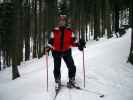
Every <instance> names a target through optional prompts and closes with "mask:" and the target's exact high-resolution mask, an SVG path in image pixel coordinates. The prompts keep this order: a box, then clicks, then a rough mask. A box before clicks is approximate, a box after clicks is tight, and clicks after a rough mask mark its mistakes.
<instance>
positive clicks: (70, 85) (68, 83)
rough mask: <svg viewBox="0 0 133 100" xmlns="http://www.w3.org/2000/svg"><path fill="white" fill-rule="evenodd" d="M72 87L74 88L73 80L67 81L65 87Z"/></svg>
mask: <svg viewBox="0 0 133 100" xmlns="http://www.w3.org/2000/svg"><path fill="white" fill-rule="evenodd" d="M74 86H75V79H74V78H71V79H69V82H67V87H68V88H70V89H71V88H73V87H74Z"/></svg>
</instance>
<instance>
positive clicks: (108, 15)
mask: <svg viewBox="0 0 133 100" xmlns="http://www.w3.org/2000/svg"><path fill="white" fill-rule="evenodd" d="M60 15H65V16H67V22H66V24H67V26H69V27H70V29H72V30H73V32H72V33H74V35H75V36H76V39H77V41H78V43H79V41H80V40H84V41H85V44H84V45H85V46H84V47H85V48H84V47H83V48H82V50H80V49H79V47H78V46H77V47H71V49H72V54H71V55H72V57H73V60H74V63H75V65H74V64H73V65H74V66H75V68H76V71H75V72H76V76H75V77H74V78H75V79H74V81H75V82H76V83H78V85H79V88H78V89H77V88H72V89H70V88H68V87H67V86H66V85H67V84H66V83H68V82H67V81H68V78H69V77H68V76H69V75H68V74H69V71H68V70H69V68H68V64H70V63H68V64H65V63H66V62H65V63H64V62H62V63H61V64H60V65H61V69H60V72H61V76H60V77H61V80H60V81H61V84H60V85H62V88H61V90H60V92H59V94H58V96H57V95H56V92H55V88H54V86H55V85H56V84H55V83H56V82H55V80H54V79H55V77H54V75H53V72H54V70H53V69H54V68H55V65H54V64H55V60H54V59H53V58H54V57H52V56H53V55H52V53H53V52H51V51H52V50H51V51H50V52H48V53H47V52H46V49H47V48H46V47H47V45H48V41H49V40H50V34H51V33H52V31H53V28H55V27H56V26H58V23H59V16H60ZM63 34H64V33H63ZM63 36H64V35H63ZM63 39H64V38H63ZM60 44H61V43H60ZM69 49H70V48H69ZM66 59H67V58H66ZM63 60H64V58H63ZM64 61H65V60H64ZM69 61H70V59H69ZM71 64H72V63H71ZM66 65H67V67H66ZM73 72H74V71H73ZM69 81H70V79H69ZM132 93H133V0H0V100H83V99H84V100H133V94H132ZM99 97H100V98H99Z"/></svg>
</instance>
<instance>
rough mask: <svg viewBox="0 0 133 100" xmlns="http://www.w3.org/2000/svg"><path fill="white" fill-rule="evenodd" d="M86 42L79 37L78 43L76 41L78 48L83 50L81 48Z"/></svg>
mask: <svg viewBox="0 0 133 100" xmlns="http://www.w3.org/2000/svg"><path fill="white" fill-rule="evenodd" d="M85 45H86V42H85V40H84V39H80V40H79V43H78V49H79V50H81V51H83V49H84V48H85Z"/></svg>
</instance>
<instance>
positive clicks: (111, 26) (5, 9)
mask: <svg viewBox="0 0 133 100" xmlns="http://www.w3.org/2000/svg"><path fill="white" fill-rule="evenodd" d="M132 4H133V1H132V0H0V70H1V69H5V68H6V67H10V66H12V73H13V76H12V79H16V78H17V77H19V76H20V74H19V71H18V68H17V66H18V65H20V63H21V62H22V61H27V60H29V59H32V58H36V57H38V58H40V57H42V56H43V55H44V47H45V45H46V42H47V40H48V37H49V34H50V32H51V30H52V28H53V27H54V26H56V25H57V22H58V18H57V17H58V16H59V14H66V15H67V16H68V18H69V21H68V24H70V25H71V27H72V28H73V29H74V30H75V34H77V35H79V37H80V38H82V39H84V40H85V41H88V40H90V39H91V37H93V40H96V41H99V39H100V38H102V37H104V36H105V35H106V37H107V39H109V38H111V37H113V36H115V37H116V38H119V37H121V36H122V35H123V34H124V33H125V30H126V29H128V28H129V27H131V28H133V5H132ZM131 32H132V36H131V40H132V42H131V48H130V53H129V57H128V59H127V62H131V63H132V64H133V31H131ZM77 37H78V36H77Z"/></svg>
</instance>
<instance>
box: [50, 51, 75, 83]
mask: <svg viewBox="0 0 133 100" xmlns="http://www.w3.org/2000/svg"><path fill="white" fill-rule="evenodd" d="M52 56H53V58H54V71H53V73H54V78H55V82H57V81H58V80H61V71H60V69H61V59H62V58H63V60H64V61H65V63H66V65H67V68H68V77H69V79H75V73H76V66H75V65H74V61H73V58H72V51H71V49H69V50H67V51H65V52H57V51H52Z"/></svg>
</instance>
